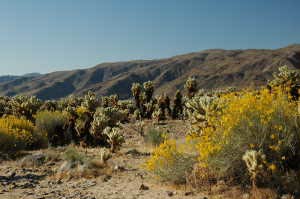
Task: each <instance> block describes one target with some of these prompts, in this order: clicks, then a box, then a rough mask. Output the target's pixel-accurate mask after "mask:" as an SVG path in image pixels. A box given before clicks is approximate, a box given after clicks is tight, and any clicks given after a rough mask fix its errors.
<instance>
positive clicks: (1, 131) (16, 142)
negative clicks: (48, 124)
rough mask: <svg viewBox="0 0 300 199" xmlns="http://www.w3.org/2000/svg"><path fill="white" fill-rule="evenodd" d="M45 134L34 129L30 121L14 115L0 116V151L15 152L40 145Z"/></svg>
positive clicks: (44, 138) (42, 143) (43, 140)
mask: <svg viewBox="0 0 300 199" xmlns="http://www.w3.org/2000/svg"><path fill="white" fill-rule="evenodd" d="M45 140H46V136H45V135H43V134H42V133H38V132H36V131H35V129H34V125H33V123H32V122H30V121H29V120H26V119H22V118H17V117H15V116H7V117H3V118H0V151H2V152H15V151H19V150H24V149H33V148H36V147H42V146H43V145H44V144H45Z"/></svg>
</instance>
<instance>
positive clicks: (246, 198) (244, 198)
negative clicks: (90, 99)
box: [242, 193, 250, 199]
mask: <svg viewBox="0 0 300 199" xmlns="http://www.w3.org/2000/svg"><path fill="white" fill-rule="evenodd" d="M242 199H250V194H249V193H245V194H243V195H242Z"/></svg>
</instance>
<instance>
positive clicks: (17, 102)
mask: <svg viewBox="0 0 300 199" xmlns="http://www.w3.org/2000/svg"><path fill="white" fill-rule="evenodd" d="M9 103H10V107H11V111H12V114H13V115H15V116H17V117H25V118H27V119H29V120H33V119H34V118H33V116H34V114H35V113H36V112H37V111H38V110H39V109H40V107H41V105H42V101H41V100H39V99H38V98H37V97H35V96H24V95H19V96H16V97H13V98H12V99H11V100H10V101H9Z"/></svg>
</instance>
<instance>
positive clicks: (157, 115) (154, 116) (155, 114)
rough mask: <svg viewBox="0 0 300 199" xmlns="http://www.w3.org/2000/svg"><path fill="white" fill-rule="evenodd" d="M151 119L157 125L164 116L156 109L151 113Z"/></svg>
mask: <svg viewBox="0 0 300 199" xmlns="http://www.w3.org/2000/svg"><path fill="white" fill-rule="evenodd" d="M152 119H153V120H155V121H156V122H157V123H159V122H160V121H162V120H164V119H165V114H164V113H163V112H162V110H161V109H160V108H157V109H156V110H155V111H154V112H153V113H152Z"/></svg>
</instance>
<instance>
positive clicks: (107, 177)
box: [103, 175, 111, 182]
mask: <svg viewBox="0 0 300 199" xmlns="http://www.w3.org/2000/svg"><path fill="white" fill-rule="evenodd" d="M110 179H111V175H106V176H105V177H104V178H103V182H107V181H109V180H110Z"/></svg>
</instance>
